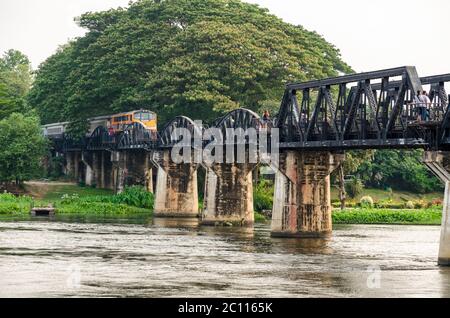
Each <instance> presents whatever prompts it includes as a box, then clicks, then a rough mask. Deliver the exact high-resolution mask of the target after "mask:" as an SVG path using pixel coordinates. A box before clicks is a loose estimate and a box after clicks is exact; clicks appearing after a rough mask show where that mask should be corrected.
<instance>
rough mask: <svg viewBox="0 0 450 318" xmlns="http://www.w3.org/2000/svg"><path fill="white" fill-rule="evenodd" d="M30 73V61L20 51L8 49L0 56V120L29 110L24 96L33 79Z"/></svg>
mask: <svg viewBox="0 0 450 318" xmlns="http://www.w3.org/2000/svg"><path fill="white" fill-rule="evenodd" d="M31 74H32V71H31V64H30V61H29V60H28V58H27V57H26V56H25V55H24V54H22V53H21V52H19V51H16V50H9V51H7V52H5V53H4V54H3V57H0V120H1V119H4V118H6V117H8V116H10V115H11V114H12V113H24V112H28V111H29V110H30V109H29V107H28V105H27V103H26V96H27V94H28V92H29V90H30V87H31V83H32V80H33V78H32V75H31Z"/></svg>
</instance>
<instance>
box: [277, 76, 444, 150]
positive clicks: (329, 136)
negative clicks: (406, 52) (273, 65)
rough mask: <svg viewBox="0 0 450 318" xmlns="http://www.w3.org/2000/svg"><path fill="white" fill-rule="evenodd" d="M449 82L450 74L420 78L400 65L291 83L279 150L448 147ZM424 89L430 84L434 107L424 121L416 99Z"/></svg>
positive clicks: (284, 105)
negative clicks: (447, 91)
mask: <svg viewBox="0 0 450 318" xmlns="http://www.w3.org/2000/svg"><path fill="white" fill-rule="evenodd" d="M449 81H450V76H449V75H442V76H433V77H426V78H422V79H421V78H419V77H418V75H417V72H416V69H415V68H414V67H401V68H395V69H390V70H383V71H377V72H369V73H361V74H352V75H346V76H340V77H335V78H329V79H325V80H317V81H311V82H306V83H298V84H289V85H287V88H286V91H285V94H284V97H283V101H282V104H281V108H280V112H279V114H278V116H277V121H276V127H277V128H279V130H280V147H281V148H303V149H348V148H401V147H408V148H416V147H425V148H426V147H428V148H439V147H445V145H446V140H447V139H448V135H449V130H450V125H449V123H448V122H449V119H450V114H449V107H448V96H447V94H446V92H445V86H444V85H445V83H446V82H449ZM422 85H431V88H430V92H429V95H430V99H431V100H432V104H431V105H428V106H429V107H432V108H433V109H432V110H433V112H432V114H428V117H430V118H427V119H426V120H425V121H422V120H419V111H420V107H419V106H420V105H419V104H418V103H417V99H416V95H417V92H418V91H422V90H423V87H422ZM428 112H430V110H429V109H428Z"/></svg>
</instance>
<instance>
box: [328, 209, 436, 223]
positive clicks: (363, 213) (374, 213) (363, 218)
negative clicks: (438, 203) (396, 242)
mask: <svg viewBox="0 0 450 318" xmlns="http://www.w3.org/2000/svg"><path fill="white" fill-rule="evenodd" d="M441 219H442V209H441V208H437V207H436V208H430V209H420V210H390V209H370V208H367V209H352V210H344V211H338V210H335V211H334V212H333V223H334V224H398V225H440V224H441V221H442V220H441Z"/></svg>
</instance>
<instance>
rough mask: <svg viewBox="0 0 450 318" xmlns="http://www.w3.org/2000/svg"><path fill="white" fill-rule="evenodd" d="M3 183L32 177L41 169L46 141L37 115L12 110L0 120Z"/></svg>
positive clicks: (1, 174) (0, 167)
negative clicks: (26, 114)
mask: <svg viewBox="0 0 450 318" xmlns="http://www.w3.org/2000/svg"><path fill="white" fill-rule="evenodd" d="M0 149H1V151H0V182H11V181H16V182H17V183H20V182H22V181H24V180H29V179H30V178H32V177H34V176H35V175H36V174H38V173H39V171H40V166H41V160H42V158H43V157H44V156H45V155H46V153H47V151H46V149H47V140H46V139H45V138H44V137H43V136H42V134H41V128H40V124H39V120H38V118H37V117H34V116H28V117H25V116H24V115H22V114H16V113H13V114H11V115H10V116H9V117H7V118H5V119H3V120H0Z"/></svg>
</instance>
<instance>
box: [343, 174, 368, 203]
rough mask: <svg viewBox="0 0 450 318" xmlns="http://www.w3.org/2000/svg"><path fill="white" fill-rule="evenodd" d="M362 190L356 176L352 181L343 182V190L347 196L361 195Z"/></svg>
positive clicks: (361, 185) (362, 187)
mask: <svg viewBox="0 0 450 318" xmlns="http://www.w3.org/2000/svg"><path fill="white" fill-rule="evenodd" d="M363 190H364V185H363V183H362V182H361V180H359V179H358V178H353V180H352V181H350V182H348V183H346V184H345V191H346V192H347V194H348V196H349V197H350V198H352V199H354V198H356V197H357V196H359V195H361V193H362V192H363Z"/></svg>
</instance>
